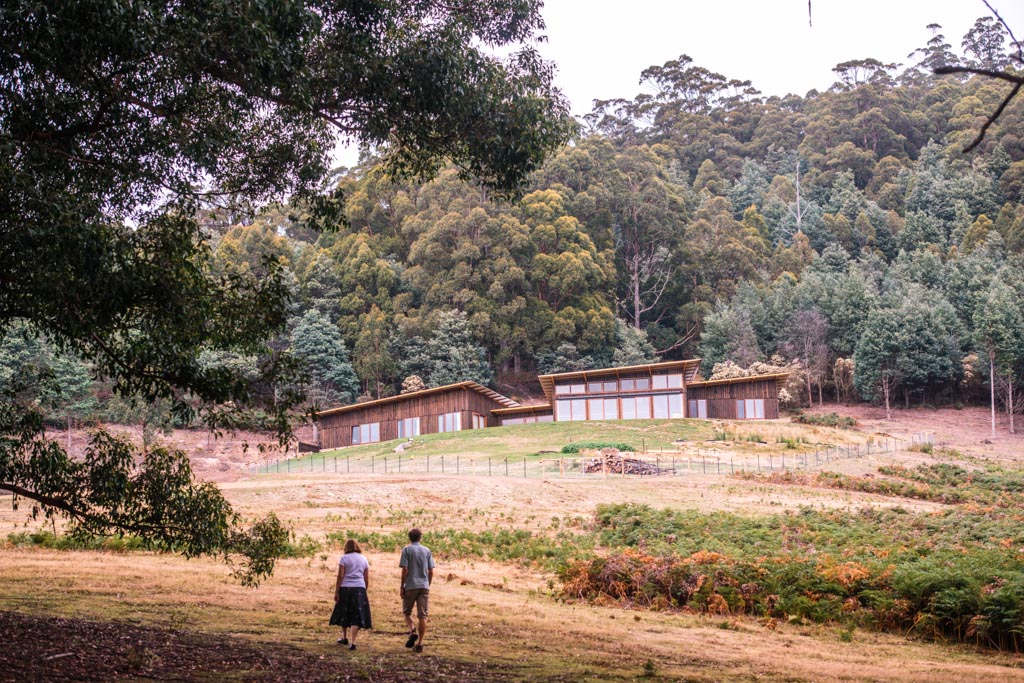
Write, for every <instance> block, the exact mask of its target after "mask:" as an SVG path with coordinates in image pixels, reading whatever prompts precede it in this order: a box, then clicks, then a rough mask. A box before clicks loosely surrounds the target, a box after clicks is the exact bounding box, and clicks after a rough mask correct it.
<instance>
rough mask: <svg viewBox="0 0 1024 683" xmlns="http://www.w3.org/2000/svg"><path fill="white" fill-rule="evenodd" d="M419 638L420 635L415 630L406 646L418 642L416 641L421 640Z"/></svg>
mask: <svg viewBox="0 0 1024 683" xmlns="http://www.w3.org/2000/svg"><path fill="white" fill-rule="evenodd" d="M419 639H420V637H419V636H418V635H417V634H416V632H415V631H413V632H412V633H410V634H409V640H407V641H405V646H406V647H412V646H413V645H415V644H416V641H417V640H419Z"/></svg>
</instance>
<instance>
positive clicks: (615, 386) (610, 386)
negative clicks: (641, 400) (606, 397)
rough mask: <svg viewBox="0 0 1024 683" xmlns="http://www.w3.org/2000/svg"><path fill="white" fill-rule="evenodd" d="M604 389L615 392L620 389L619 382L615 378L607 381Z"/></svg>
mask: <svg viewBox="0 0 1024 683" xmlns="http://www.w3.org/2000/svg"><path fill="white" fill-rule="evenodd" d="M604 390H605V391H606V392H608V393H610V394H611V393H614V392H616V391H618V390H619V383H618V382H616V381H615V380H610V381H606V382H605V383H604Z"/></svg>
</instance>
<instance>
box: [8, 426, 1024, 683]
mask: <svg viewBox="0 0 1024 683" xmlns="http://www.w3.org/2000/svg"><path fill="white" fill-rule="evenodd" d="M742 427H743V429H747V428H748V426H747V425H742ZM749 428H750V429H752V430H760V433H763V434H764V435H765V436H766V437H768V435H769V431H768V429H766V427H765V426H764V425H763V424H761V425H756V426H754V425H750V426H749ZM772 429H773V430H774V429H776V427H774V426H773V427H772ZM778 429H779V430H780V432H779V433H780V434H781V433H782V431H781V430H792V433H795V434H801V433H802V434H807V433H808V430H806V429H801V428H799V427H797V426H794V425H779V426H778ZM811 430H812V431H813V428H811ZM871 431H873V430H871V429H870V428H869V429H868V431H867V432H865V433H862V434H855V435H854V436H853V437H852V438H851V440H858V439H865V438H867V437H868V436H869V435H870V433H871ZM770 433H771V434H772V435H774V434H775V432H770ZM928 457H929V456H926V455H924V454H919V453H911V454H881V455H878V454H876V455H873V456H871V457H870V458H869V459H857V460H846V461H840V462H838V463H834V464H833V466H832V469H838V470H840V471H845V472H847V473H851V474H855V473H860V472H866V471H870V470H874V469H875V468H877V467H878V465H880V464H886V463H892V462H898V463H901V464H906V465H911V466H912V465H914V464H916V463H918V462H922V461H926V460H927V459H928ZM222 488H223V490H224V492H225V495H226V496H227V497H228V498H229V500H231V502H232V504H233V505H234V506H235V507H236V508H237V509H238V510H240V511H242V512H243V513H245V514H248V515H260V514H264V513H266V512H269V511H274V512H276V513H277V514H278V515H280V516H281V517H282V518H283V519H284V520H285V521H286V522H287V523H289V524H291V525H292V526H293V528H294V529H295V530H296V532H297V533H298V534H300V535H301V534H309V535H311V536H313V537H314V538H318V539H323V538H324V536H325V534H327V533H328V532H332V531H340V530H345V529H349V530H361V531H381V530H385V531H390V530H395V529H402V528H407V527H409V526H413V525H420V526H423V527H426V528H470V529H482V528H495V527H497V526H507V527H516V528H523V529H529V530H533V531H537V530H542V529H548V528H550V525H551V520H552V518H554V517H557V518H559V519H560V520H562V521H563V524H564V521H565V520H571V519H572V518H574V517H578V518H581V519H588V518H589V517H590V515H591V514H592V512H593V510H594V507H595V506H596V505H597V504H598V503H611V502H625V501H632V502H639V503H647V504H650V505H652V506H655V507H673V508H688V509H699V510H703V511H709V510H728V511H740V512H747V513H750V514H758V513H768V512H771V513H777V512H779V511H780V510H783V509H790V508H797V507H799V506H801V505H812V506H815V507H820V506H825V507H850V508H857V507H861V506H863V505H902V506H903V507H906V508H909V509H920V510H926V509H937V508H939V507H941V506H939V505H937V504H934V503H926V502H921V501H908V500H901V499H894V498H886V497H882V496H874V495H870V494H861V493H853V492H844V491H835V490H818V489H812V488H800V487H780V486H770V485H766V484H763V483H759V482H746V481H738V480H736V479H731V478H728V477H725V476H715V475H707V476H704V475H699V476H697V475H695V476H692V477H687V476H677V477H671V478H670V477H659V478H645V479H639V478H627V479H614V478H613V479H609V480H602V479H591V480H569V479H564V480H563V479H557V478H552V479H549V480H547V481H539V480H536V479H529V480H523V479H516V478H504V477H494V478H487V477H450V476H449V477H441V476H436V475H430V476H404V475H387V476H385V475H376V476H370V475H360V476H352V477H345V476H341V475H333V474H308V473H306V474H296V475H291V476H277V477H249V478H241V479H239V480H237V481H232V482H227V483H224V484H222ZM6 503H7V501H6V500H3V499H0V534H3V535H5V534H6V533H9V532H10V531H16V530H20V529H22V528H23V526H22V525H23V524H24V516H25V515H24V511H22V512H18V513H14V512H12V511H10V509H9V507H8V506H7V504H6ZM38 526H39V523H30V527H29V528H36V527H38ZM336 552H337V551H336V549H333V548H332V549H329V550H328V551H325V552H323V553H318V554H316V555H315V556H314V557H312V558H311V559H308V560H286V561H283V562H281V563H280V565H279V567H278V569H277V571H276V572H275V574H274V576H273V577H272V578H271V579H269V580H268V581H267V582H266V583H265V584H264V585H263V586H262V587H261V588H259V589H258V590H255V591H253V590H248V589H244V588H242V587H240V586H238V585H237V584H236V583H234V582H233V581H232V580H231V579H230V578H229V576H228V573H229V571H228V569H227V568H226V567H225V566H224V565H223V564H220V563H219V562H217V561H215V560H212V559H193V560H184V559H183V558H180V557H177V556H172V555H155V554H148V553H133V554H110V553H94V552H57V551H47V550H31V549H30V550H26V549H14V548H3V549H0V610H17V611H23V612H30V613H36V614H45V615H62V616H74V617H80V618H89V619H94V620H99V621H107V620H123V621H129V622H133V623H140V624H145V625H153V626H159V627H169V628H187V629H191V630H197V631H201V632H206V633H210V634H217V635H234V636H239V637H242V638H246V639H249V640H251V641H253V642H258V643H271V642H273V643H289V644H294V645H297V646H299V647H301V648H303V649H305V650H307V651H309V652H311V653H314V654H317V655H323V656H324V657H326V658H328V659H329V660H330V661H336V662H337V664H338V667H339V671H340V672H344V671H358V670H362V669H360V667H365V666H369V665H370V664H371V663H374V665H377V664H379V662H380V661H384V662H386V663H387V665H388V666H393V667H394V670H395V671H398V672H409V673H408V675H409V676H410V677H411V678H412V679H417V678H419V677H423V678H427V677H430V667H431V666H432V665H431V664H430V662H432V661H434V662H437V661H445V662H454V663H456V664H458V663H460V662H461V663H465V664H466V665H467V666H468V665H470V664H471V665H473V666H474V667H478V668H479V667H482V670H483V671H485V672H489V673H488V675H489V676H490V677H492V678H495V679H497V678H501V679H507V678H511V679H515V680H523V681H582V680H595V681H598V680H599V681H631V680H690V681H723V680H725V681H731V680H736V681H739V680H744V681H747V680H765V681H935V682H939V681H943V682H945V681H951V680H1000V681H1007V680H1020V681H1024V659H1022V658H1021V657H1019V656H1013V655H1008V654H1001V653H995V652H991V651H979V650H976V649H974V648H971V647H966V646H950V645H944V644H941V643H923V642H918V641H914V640H910V639H906V638H902V637H899V636H897V635H887V634H878V633H872V632H864V631H856V632H854V633H853V637H852V641H851V642H845V640H844V639H843V638H842V637H841V635H842V633H841V631H840V630H839V629H837V628H833V627H830V626H801V625H790V624H776V623H774V622H773V623H770V624H767V625H765V624H763V623H762V622H760V621H757V620H754V619H747V618H735V617H716V618H712V617H700V616H694V615H687V614H678V613H676V614H672V613H656V612H631V611H625V610H622V609H619V608H613V607H600V606H594V605H586V604H580V603H572V602H563V601H560V600H558V599H556V598H555V597H553V596H552V595H551V591H550V588H549V586H550V582H551V580H552V578H553V577H551V576H549V575H546V574H544V573H541V572H538V571H534V570H531V569H528V568H523V567H519V566H510V565H503V564H497V563H493V562H488V561H455V562H450V563H446V564H444V565H443V566H439V567H438V569H437V573H436V576H437V583H436V584H435V590H434V591H433V594H432V608H433V615H434V616H433V618H432V625H431V629H432V630H431V634H430V635H429V636H428V646H427V651H426V652H425V653H424V655H422V656H420V658H418V659H417V657H416V655H414V654H413V653H410V652H409V651H408V650H406V649H405V648H404V647H403V646H402V645H403V638H402V635H401V634H402V632H403V631H404V626H403V624H402V621H401V617H400V614H399V612H398V596H397V586H398V569H397V567H396V566H395V565H396V564H397V556H396V555H395V554H380V553H373V552H370V553H368V559H369V560H370V562H371V565H372V567H373V569H372V574H371V576H372V582H371V587H370V599H371V603H372V605H373V609H374V623H375V627H376V628H375V629H374V631H372V632H370V633H368V634H367V635H366V637H365V639H364V638H361V648H360V650H359V651H358V652H357V653H348V652H339V650H338V646H337V645H335V644H334V639H335V638H336V637H337V634H336V632H335V631H332V630H331V629H330V628H329V627H328V626H327V617H328V614H329V610H330V597H331V585H332V583H331V582H332V579H333V576H334V572H335V566H336V565H335V562H336ZM350 655H353V656H350ZM431 658H433V659H431ZM648 662H650V666H651V667H653V671H654V672H655V675H654V676H645V673H649V672H650V668H647V669H645V664H647V663H648ZM449 670H450V669H449ZM0 678H2V674H0Z"/></svg>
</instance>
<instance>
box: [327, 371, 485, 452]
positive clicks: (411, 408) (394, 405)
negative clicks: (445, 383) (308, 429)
mask: <svg viewBox="0 0 1024 683" xmlns="http://www.w3.org/2000/svg"><path fill="white" fill-rule="evenodd" d="M503 407H505V404H503V403H500V402H498V401H496V400H494V399H492V398H489V397H488V396H486V395H484V394H481V393H479V392H477V391H474V390H473V389H470V388H468V387H465V386H462V385H453V386H451V387H442V388H440V389H438V390H427V391H424V392H416V393H415V394H412V395H408V396H394V397H390V398H387V399H382V400H379V401H368V402H366V403H357V404H355V405H352V406H346V408H344V409H338V410H334V411H325V412H324V413H321V414H320V418H319V419H320V444H321V448H324V449H331V448H341V447H343V446H352V445H354V444H353V431H352V430H353V427H360V426H361V425H372V424H376V425H377V428H376V431H374V430H368V431H369V432H370V434H369V435H370V437H371V438H369V439H360V440H358V441H357V443H372V442H376V441H390V440H392V439H398V438H408V437H412V436H418V435H420V434H435V433H437V432H439V431H458V430H465V429H477V428H480V427H496V426H498V420H497V418H495V417H493V416H492V415H491V411H492V410H494V409H495V408H503ZM454 415H458V416H459V417H458V418H457V419H455V418H451V417H449V418H447V419H448V422H447V423H445V422H444V420H445V419H446V417H445V416H454ZM474 416H475V417H476V420H475V422H474ZM439 418H441V420H442V422H441V423H440V424H439V421H438V419H439ZM403 420H407V421H414V420H415V421H417V422H418V424H416V425H415V428H413V426H412V423H411V422H406V423H405V426H406V427H407V428H408V431H407V432H405V433H402V434H399V426H400V423H402V421H403ZM456 425H457V428H456ZM446 427H447V428H446Z"/></svg>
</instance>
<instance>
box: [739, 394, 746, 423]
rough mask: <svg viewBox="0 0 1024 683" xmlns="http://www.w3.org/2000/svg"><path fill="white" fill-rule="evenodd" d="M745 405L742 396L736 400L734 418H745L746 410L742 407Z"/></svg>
mask: <svg viewBox="0 0 1024 683" xmlns="http://www.w3.org/2000/svg"><path fill="white" fill-rule="evenodd" d="M745 405H746V403H745V402H744V401H743V399H742V398H741V399H739V400H738V401H736V419H737V420H745V419H746V418H747V411H746V409H745V408H744V406H745Z"/></svg>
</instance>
